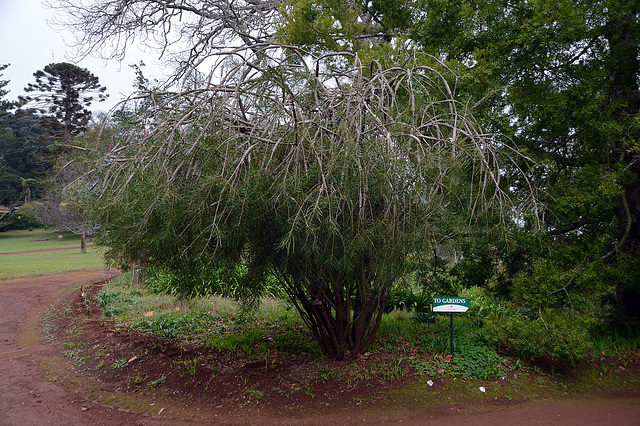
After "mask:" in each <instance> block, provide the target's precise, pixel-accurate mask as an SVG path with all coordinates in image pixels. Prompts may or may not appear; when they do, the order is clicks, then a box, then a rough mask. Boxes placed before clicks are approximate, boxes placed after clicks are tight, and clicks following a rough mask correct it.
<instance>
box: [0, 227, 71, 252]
mask: <svg viewBox="0 0 640 426" xmlns="http://www.w3.org/2000/svg"><path fill="white" fill-rule="evenodd" d="M58 235H62V236H63V239H62V241H58ZM67 247H78V248H79V247H80V236H79V235H75V234H72V233H70V232H62V233H60V232H51V231H45V230H43V229H35V230H33V231H8V232H0V253H15V252H17V251H34V250H47V249H54V248H67Z"/></svg>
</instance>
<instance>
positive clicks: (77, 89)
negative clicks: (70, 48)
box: [19, 62, 108, 142]
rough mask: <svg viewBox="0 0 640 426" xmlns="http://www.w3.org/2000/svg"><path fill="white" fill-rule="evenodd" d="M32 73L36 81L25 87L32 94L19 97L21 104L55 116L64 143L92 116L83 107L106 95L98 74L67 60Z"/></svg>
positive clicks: (83, 128)
mask: <svg viewBox="0 0 640 426" xmlns="http://www.w3.org/2000/svg"><path fill="white" fill-rule="evenodd" d="M33 75H34V77H35V78H36V82H35V83H29V85H28V86H27V87H25V89H24V90H25V92H28V93H33V95H31V96H21V97H20V98H19V99H20V103H21V105H22V106H25V105H30V106H31V107H33V108H36V109H37V110H38V111H39V112H41V113H42V114H48V115H50V116H52V117H55V118H56V119H57V121H58V122H59V123H60V126H61V130H62V134H61V138H62V140H64V141H65V142H69V141H71V139H72V137H73V136H75V135H78V134H79V133H80V132H82V131H84V130H85V129H86V127H87V124H88V123H89V120H90V119H91V111H89V110H88V109H87V108H86V107H88V106H90V105H91V103H92V102H93V101H98V102H101V101H104V100H105V99H106V98H107V96H108V95H106V94H105V93H104V92H105V91H106V87H104V86H100V82H99V79H98V77H96V76H95V75H93V74H92V73H91V72H89V71H88V70H87V69H84V68H80V67H78V66H76V65H73V64H69V63H66V62H62V63H57V64H49V65H47V66H46V67H44V70H40V71H37V72H36V73H34V74H33Z"/></svg>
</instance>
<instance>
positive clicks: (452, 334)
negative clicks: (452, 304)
mask: <svg viewBox="0 0 640 426" xmlns="http://www.w3.org/2000/svg"><path fill="white" fill-rule="evenodd" d="M451 356H452V357H453V312H451Z"/></svg>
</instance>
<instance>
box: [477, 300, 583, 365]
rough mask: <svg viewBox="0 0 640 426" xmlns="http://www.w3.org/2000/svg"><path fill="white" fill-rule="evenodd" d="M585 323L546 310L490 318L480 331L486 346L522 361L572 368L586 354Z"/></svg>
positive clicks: (573, 315)
mask: <svg viewBox="0 0 640 426" xmlns="http://www.w3.org/2000/svg"><path fill="white" fill-rule="evenodd" d="M586 324H589V321H586V322H585V321H584V319H583V318H576V314H575V313H567V312H559V311H554V310H545V311H541V312H540V314H539V315H538V316H526V315H521V314H516V315H512V316H509V317H505V316H503V315H491V316H489V317H488V318H486V320H485V322H484V326H483V328H482V331H483V335H484V337H485V338H486V339H487V341H488V342H489V343H491V344H492V345H494V346H496V347H500V348H501V349H503V350H506V351H509V352H513V353H514V354H516V355H518V356H520V357H522V358H527V359H530V360H532V361H553V362H556V363H559V364H562V365H571V366H574V365H576V364H577V363H578V362H579V361H581V360H583V359H584V358H585V357H586V356H587V355H588V353H589V349H590V339H589V334H588V332H587V330H588V328H587V326H586Z"/></svg>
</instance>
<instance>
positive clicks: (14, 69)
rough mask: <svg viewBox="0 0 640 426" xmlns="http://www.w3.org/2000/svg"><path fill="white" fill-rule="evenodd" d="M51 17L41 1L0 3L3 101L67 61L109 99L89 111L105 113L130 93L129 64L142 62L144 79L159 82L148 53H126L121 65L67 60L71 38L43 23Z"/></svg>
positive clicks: (4, 0)
mask: <svg viewBox="0 0 640 426" xmlns="http://www.w3.org/2000/svg"><path fill="white" fill-rule="evenodd" d="M53 16H54V11H53V10H50V9H47V8H46V7H44V6H43V5H42V3H41V0H0V64H11V65H10V66H9V67H8V68H7V69H5V70H4V71H2V72H1V73H2V76H1V77H0V80H9V84H8V85H7V86H6V87H5V89H6V90H9V91H10V92H9V94H7V95H6V96H5V98H4V99H5V100H16V99H17V98H18V96H20V95H24V91H23V89H24V87H26V86H27V84H28V83H33V82H35V78H34V77H33V73H34V72H36V71H38V70H41V69H43V68H44V67H45V66H46V65H49V64H51V63H58V62H71V63H74V64H76V65H78V66H79V67H81V68H86V69H88V70H89V71H91V73H93V74H94V75H96V76H97V77H98V78H99V79H100V84H101V85H102V86H106V88H107V93H108V94H109V98H108V99H107V100H106V101H104V102H99V103H93V104H92V105H91V107H90V109H91V110H93V111H108V110H109V109H111V107H112V106H113V105H115V104H116V103H117V102H118V101H119V100H121V99H123V98H126V97H127V95H129V94H131V92H132V91H133V90H134V87H133V85H134V80H135V73H134V71H133V70H132V69H131V67H129V65H130V64H137V63H139V62H140V60H144V63H145V65H146V66H145V67H144V68H143V73H144V75H145V77H147V78H149V79H150V80H153V79H154V78H158V79H159V80H161V77H162V76H161V70H160V67H158V66H157V65H154V64H155V63H156V62H155V61H153V60H152V59H150V57H149V55H148V54H147V55H145V54H143V53H140V52H137V51H136V52H129V51H128V52H127V57H126V58H125V59H124V61H123V62H122V63H121V64H120V63H118V62H117V61H115V60H113V61H110V62H107V63H105V61H103V60H101V59H98V58H86V59H84V60H82V61H80V62H75V61H73V60H71V58H69V57H68V54H70V53H71V52H72V51H73V50H72V49H71V48H70V47H67V45H66V44H65V39H66V40H68V42H72V41H73V40H74V38H73V35H72V34H71V33H68V32H58V31H56V30H54V29H52V28H51V27H50V26H49V25H48V24H47V22H48V21H50V20H51V19H52V18H53ZM132 53H135V55H134V54H132Z"/></svg>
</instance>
